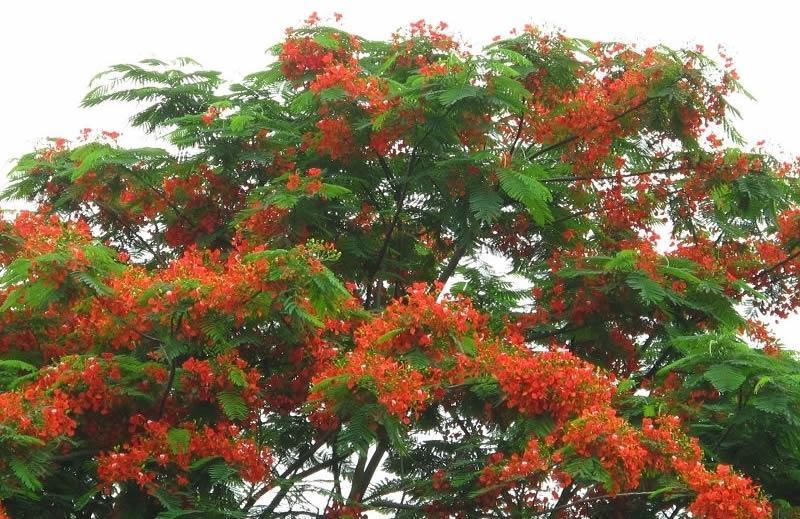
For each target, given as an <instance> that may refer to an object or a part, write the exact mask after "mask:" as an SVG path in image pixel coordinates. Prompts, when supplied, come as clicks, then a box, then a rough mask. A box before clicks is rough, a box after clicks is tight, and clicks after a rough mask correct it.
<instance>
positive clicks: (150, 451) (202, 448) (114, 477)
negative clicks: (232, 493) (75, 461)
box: [97, 415, 272, 492]
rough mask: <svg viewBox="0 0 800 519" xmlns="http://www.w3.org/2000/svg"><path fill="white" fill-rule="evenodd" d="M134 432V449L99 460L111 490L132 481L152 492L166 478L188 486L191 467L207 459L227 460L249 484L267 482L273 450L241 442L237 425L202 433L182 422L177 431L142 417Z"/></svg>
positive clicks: (103, 479) (127, 447)
mask: <svg viewBox="0 0 800 519" xmlns="http://www.w3.org/2000/svg"><path fill="white" fill-rule="evenodd" d="M131 428H133V429H136V430H139V429H141V432H140V433H139V434H137V435H136V436H135V437H134V439H133V440H132V441H131V442H130V443H129V444H126V445H124V446H123V447H122V448H121V449H119V450H117V451H114V452H105V453H102V454H100V455H99V456H98V467H97V474H98V477H99V478H100V482H101V484H102V485H104V486H105V488H107V489H110V488H111V485H112V484H114V483H121V482H124V481H133V482H135V483H136V484H137V485H139V486H140V487H141V488H143V489H146V490H148V491H151V492H152V491H155V490H157V489H158V488H159V484H160V483H161V481H160V480H164V479H167V478H169V479H173V478H174V479H175V481H177V482H178V484H181V483H183V484H186V483H188V479H187V476H188V473H189V471H190V465H191V462H192V461H194V460H198V459H202V458H207V457H219V458H221V459H223V460H225V462H226V463H227V464H228V465H229V466H230V467H231V468H233V469H235V470H236V471H238V472H239V474H240V475H241V477H242V479H243V480H245V481H248V482H251V483H261V482H264V481H265V480H266V479H267V478H268V475H269V468H270V466H271V462H272V459H271V455H270V453H269V451H268V450H267V449H264V448H261V447H259V446H258V445H257V444H256V443H255V442H254V441H253V440H251V439H249V438H245V437H242V435H241V431H240V430H239V428H238V427H237V426H235V425H226V424H224V423H219V424H217V425H216V427H213V428H212V427H208V426H203V427H200V428H198V427H196V426H195V425H194V424H193V423H180V424H178V425H177V426H176V427H172V426H171V424H170V423H168V422H166V421H154V420H148V419H146V418H144V417H143V416H141V415H137V416H134V417H133V418H132V419H131ZM176 472H177V476H176V475H175V473H176Z"/></svg>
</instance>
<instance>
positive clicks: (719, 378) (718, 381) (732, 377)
mask: <svg viewBox="0 0 800 519" xmlns="http://www.w3.org/2000/svg"><path fill="white" fill-rule="evenodd" d="M703 377H705V379H706V380H708V381H709V382H711V384H712V385H713V386H714V387H715V388H717V391H719V392H720V393H727V392H729V391H736V390H737V389H739V387H740V386H741V385H742V384H743V383H744V381H745V380H747V376H745V374H744V373H742V372H741V371H739V370H738V369H736V368H734V367H733V366H729V365H727V364H717V365H716V366H713V367H712V368H711V369H709V370H708V371H706V372H705V373H704V374H703Z"/></svg>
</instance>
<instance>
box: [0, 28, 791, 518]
mask: <svg viewBox="0 0 800 519" xmlns="http://www.w3.org/2000/svg"><path fill="white" fill-rule="evenodd" d="M446 29H447V28H446V26H445V25H444V24H439V25H436V26H434V25H430V24H427V23H425V22H422V21H420V22H417V23H414V24H412V25H411V26H410V27H409V28H408V29H406V30H402V31H398V32H397V33H395V34H393V35H392V36H391V38H390V39H389V40H387V41H370V40H366V39H364V38H360V37H358V36H356V35H352V34H348V33H346V32H344V31H342V30H339V29H337V28H333V27H327V26H322V25H320V20H319V18H318V17H317V16H316V15H314V16H312V17H311V18H309V20H307V21H306V23H305V24H304V25H303V26H302V27H300V28H297V29H290V30H288V31H287V34H286V38H285V40H284V41H283V42H281V43H280V44H278V45H276V46H275V47H274V48H273V51H274V54H275V56H276V58H277V59H276V60H275V61H274V62H273V63H272V64H270V65H269V66H268V67H267V68H266V69H265V70H262V71H258V72H255V73H253V74H251V75H248V76H246V77H245V78H243V79H242V80H241V81H240V82H238V83H224V82H223V81H222V79H221V78H220V75H219V73H217V72H213V71H206V70H202V69H200V68H199V67H198V65H197V64H196V63H194V62H192V61H191V60H188V59H181V60H179V61H178V62H177V63H174V64H168V63H165V62H161V61H157V60H146V61H143V62H141V63H138V64H128V65H116V66H114V67H112V68H111V69H110V70H109V71H108V72H106V73H104V74H102V75H100V76H99V78H98V79H97V80H96V81H97V84H96V85H95V86H94V88H93V89H92V90H91V91H90V92H89V94H88V95H87V96H86V98H85V100H84V104H85V105H86V106H94V105H98V104H102V103H106V102H110V101H133V102H135V103H136V110H137V111H136V112H135V113H134V115H133V116H132V118H131V122H132V124H133V126H134V127H137V128H141V129H142V130H143V131H146V132H148V133H152V134H154V135H156V136H157V137H159V138H161V139H162V140H163V141H164V148H136V149H131V148H126V147H123V146H121V145H119V144H118V139H119V135H118V134H117V133H116V132H101V133H99V134H97V133H96V132H92V131H90V130H87V131H85V132H83V134H82V136H81V137H80V138H78V139H77V140H75V141H68V140H66V139H63V138H59V139H53V140H51V141H50V142H49V144H48V145H47V146H45V147H44V148H42V149H39V150H36V151H34V152H33V153H30V154H28V155H26V156H24V157H23V158H21V159H20V160H19V162H18V164H17V166H16V167H15V168H14V170H13V171H12V173H11V181H12V182H11V184H10V187H9V188H8V189H7V190H6V192H5V198H6V199H11V198H16V199H25V200H28V201H30V202H32V203H34V204H35V206H36V209H35V210H34V211H31V212H23V213H21V214H19V215H18V216H17V217H16V218H15V219H13V220H12V219H7V220H4V221H2V222H0V268H1V269H2V276H1V277H0V302H1V304H2V306H0V324H2V328H0V517H15V518H16V517H34V516H36V515H39V516H42V515H43V514H44V516H59V517H60V516H63V517H75V518H78V517H87V518H88V517H115V518H124V517H155V516H158V517H160V518H173V517H183V516H191V515H195V516H198V517H260V518H267V517H285V516H303V515H310V516H317V517H356V516H360V515H361V514H363V513H366V512H367V511H370V510H376V511H381V512H384V513H388V514H391V515H394V516H398V517H479V516H480V517H551V518H557V517H640V516H641V517H653V516H656V517H681V516H688V515H687V514H691V516H692V517H707V518H720V519H723V518H732V517H733V518H750V517H770V516H771V514H772V512H773V511H775V512H776V513H778V511H779V510H780V509H782V508H784V507H786V506H788V505H790V504H800V502H798V495H800V494H798V492H797V489H798V487H799V486H800V433H798V431H800V428H798V425H800V405H799V404H800V364H798V361H797V359H796V358H795V357H794V356H792V355H791V354H790V353H788V352H786V351H784V350H782V349H781V347H780V345H779V344H778V342H777V341H776V340H775V338H774V337H772V335H771V334H770V333H769V331H768V329H767V327H766V326H765V324H764V323H765V322H766V320H767V319H769V318H771V317H772V318H774V317H779V318H780V317H784V316H786V315H788V313H790V312H792V311H794V310H795V309H796V308H797V306H798V305H800V289H798V287H800V283H799V282H798V281H800V279H798V278H799V277H800V240H799V239H800V207H799V206H798V200H799V199H800V189H799V187H800V186H798V164H797V163H785V162H782V161H780V160H778V159H776V158H774V157H772V156H770V155H769V154H767V153H766V151H765V150H764V149H763V147H762V146H761V145H758V146H757V147H756V148H755V149H750V150H746V149H744V148H743V146H744V144H743V143H742V142H741V139H740V138H739V136H738V134H737V133H736V131H735V129H734V128H733V126H732V124H731V122H730V117H731V115H735V114H736V111H735V109H734V108H733V107H732V106H731V105H730V104H729V100H728V98H729V96H730V94H733V93H737V92H743V90H742V88H741V86H740V85H739V83H738V80H737V75H736V72H735V70H734V69H733V68H732V64H731V62H730V60H728V59H726V58H724V57H723V63H722V64H718V63H717V62H716V61H713V60H711V59H710V58H708V57H706V56H705V55H704V54H703V52H702V49H695V50H672V49H668V48H665V47H655V48H647V49H639V48H636V47H635V46H631V45H625V44H620V43H602V42H589V41H586V40H581V39H575V38H569V37H566V36H564V35H561V34H549V33H546V32H542V31H540V30H538V29H536V28H534V27H526V28H525V29H524V30H523V31H521V32H519V33H515V34H512V36H511V37H509V38H505V39H498V40H497V41H494V42H493V43H491V44H490V45H488V46H486V47H485V48H484V49H482V50H481V51H480V52H477V53H475V52H471V51H469V50H468V49H466V48H465V47H464V46H463V45H462V44H461V43H460V42H459V41H458V40H457V39H456V38H454V37H452V36H451V35H449V33H448V32H447V30H446ZM487 251H488V252H491V253H492V254H494V255H495V256H497V257H500V258H503V259H505V260H507V261H508V262H509V264H510V265H512V266H513V272H514V273H515V274H516V275H518V276H519V277H520V278H521V279H523V280H525V281H526V282H527V285H526V286H530V287H531V288H519V287H520V286H521V285H520V284H511V283H509V282H508V280H507V279H505V278H502V277H498V276H496V275H495V274H493V272H492V271H491V270H490V269H487V268H485V267H483V266H481V264H480V262H477V261H475V260H476V258H478V256H479V255H480V254H481V253H482V252H487ZM445 286H447V287H448V288H447V290H445ZM320 475H323V476H324V477H322V478H321V479H320Z"/></svg>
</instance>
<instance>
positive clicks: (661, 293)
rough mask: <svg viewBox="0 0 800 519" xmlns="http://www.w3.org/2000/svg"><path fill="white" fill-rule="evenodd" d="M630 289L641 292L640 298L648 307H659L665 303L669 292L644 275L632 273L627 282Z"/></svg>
mask: <svg viewBox="0 0 800 519" xmlns="http://www.w3.org/2000/svg"><path fill="white" fill-rule="evenodd" d="M625 282H626V283H627V284H628V286H629V287H631V288H633V289H634V290H636V291H637V292H639V297H641V298H642V301H643V302H644V303H646V304H648V305H657V304H659V303H661V302H662V301H664V298H665V297H666V296H667V291H666V290H664V287H662V286H661V285H659V284H658V283H656V282H655V281H653V280H652V279H650V278H649V277H647V276H646V275H644V274H636V273H632V274H630V275H629V276H628V279H626V280H625Z"/></svg>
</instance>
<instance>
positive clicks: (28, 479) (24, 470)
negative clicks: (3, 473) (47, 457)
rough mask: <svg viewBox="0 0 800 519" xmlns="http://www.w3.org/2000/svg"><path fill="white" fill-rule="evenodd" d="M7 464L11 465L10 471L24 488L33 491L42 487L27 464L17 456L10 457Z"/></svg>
mask: <svg viewBox="0 0 800 519" xmlns="http://www.w3.org/2000/svg"><path fill="white" fill-rule="evenodd" d="M8 466H9V467H11V471H12V472H13V473H14V475H15V476H16V477H17V479H18V480H19V481H20V482H21V483H22V484H23V485H24V486H25V487H26V488H28V489H29V490H32V491H34V492H37V491H39V490H41V489H42V483H41V482H40V481H39V478H37V477H36V475H35V474H34V473H33V472H32V471H31V469H30V468H28V464H27V463H26V462H25V461H23V460H21V459H19V458H11V459H10V460H8Z"/></svg>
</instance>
